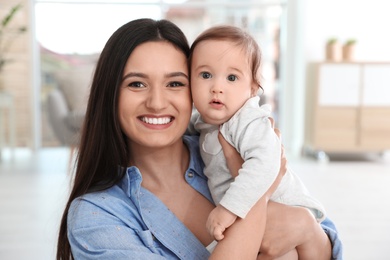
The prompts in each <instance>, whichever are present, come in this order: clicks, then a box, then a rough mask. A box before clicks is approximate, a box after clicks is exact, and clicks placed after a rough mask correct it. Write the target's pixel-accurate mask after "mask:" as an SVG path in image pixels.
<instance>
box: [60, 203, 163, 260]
mask: <svg viewBox="0 0 390 260" xmlns="http://www.w3.org/2000/svg"><path fill="white" fill-rule="evenodd" d="M67 222H68V239H69V243H70V246H71V250H72V254H73V257H74V259H165V257H163V256H161V255H160V254H158V253H157V251H156V249H155V248H156V247H155V246H154V243H156V242H155V241H154V238H153V235H152V234H151V232H150V231H149V230H139V229H135V228H132V227H131V226H129V225H128V224H125V223H124V222H123V221H121V220H120V219H118V218H117V217H115V216H114V215H112V214H110V213H109V212H108V211H105V210H103V209H102V208H99V207H98V206H96V205H94V204H93V203H91V202H89V201H86V200H82V199H79V200H76V201H75V202H73V203H72V206H71V208H70V210H69V213H68V221H67Z"/></svg>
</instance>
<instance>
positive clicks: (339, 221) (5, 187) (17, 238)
mask: <svg viewBox="0 0 390 260" xmlns="http://www.w3.org/2000/svg"><path fill="white" fill-rule="evenodd" d="M69 154H70V153H69V150H68V149H67V148H47V149H42V150H39V151H38V152H35V153H33V152H31V151H29V150H17V151H16V153H15V154H14V157H13V159H12V156H11V154H10V153H9V152H7V151H5V152H3V154H2V161H0V259H2V260H8V259H10V260H11V259H12V260H18V259H23V260H24V259H29V260H35V259H37V260H38V259H39V260H45V259H55V245H56V233H57V225H58V222H59V219H60V217H61V211H62V208H63V205H64V202H65V199H66V196H67V192H68V189H69V176H68V174H67V169H68V163H69ZM288 159H289V166H290V167H291V168H292V169H293V170H294V171H295V172H296V173H297V174H298V175H299V176H300V177H301V178H302V179H303V181H304V182H305V183H306V185H307V187H308V188H309V190H310V191H311V192H312V193H313V194H314V195H315V196H316V197H317V198H318V199H319V200H321V201H322V202H323V204H324V205H325V207H326V209H327V212H328V215H329V217H330V218H331V219H332V220H333V221H334V222H335V223H336V225H337V227H338V229H339V232H340V237H341V238H342V240H343V244H344V259H347V260H371V259H375V260H388V259H390V188H389V185H390V154H387V153H386V154H384V155H382V156H378V155H369V156H349V157H345V156H344V158H343V157H340V156H338V157H334V158H332V157H331V161H330V162H329V163H326V162H318V161H316V160H314V159H310V158H303V159H302V158H297V159H294V158H292V157H288Z"/></svg>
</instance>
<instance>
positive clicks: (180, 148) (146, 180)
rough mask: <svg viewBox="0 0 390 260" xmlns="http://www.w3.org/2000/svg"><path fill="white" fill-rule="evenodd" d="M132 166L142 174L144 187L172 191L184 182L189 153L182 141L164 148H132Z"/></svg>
mask: <svg viewBox="0 0 390 260" xmlns="http://www.w3.org/2000/svg"><path fill="white" fill-rule="evenodd" d="M131 154H132V159H131V165H134V166H136V167H137V168H138V169H139V170H140V172H141V174H142V179H143V182H142V186H144V187H146V188H149V189H154V188H157V187H158V188H159V189H164V188H167V189H171V188H172V186H173V185H177V184H178V182H180V181H182V180H184V172H185V171H186V170H187V168H188V165H189V151H188V148H187V146H186V145H185V144H184V143H183V141H182V140H180V141H178V142H176V143H174V144H172V145H170V146H166V147H163V148H148V147H139V146H137V147H135V146H133V147H132V152H131Z"/></svg>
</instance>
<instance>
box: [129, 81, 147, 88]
mask: <svg viewBox="0 0 390 260" xmlns="http://www.w3.org/2000/svg"><path fill="white" fill-rule="evenodd" d="M127 86H129V87H132V88H144V87H145V85H144V84H143V83H141V82H139V81H135V82H131V83H130V84H129V85H127Z"/></svg>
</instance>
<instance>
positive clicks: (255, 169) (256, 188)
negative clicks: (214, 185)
mask: <svg viewBox="0 0 390 260" xmlns="http://www.w3.org/2000/svg"><path fill="white" fill-rule="evenodd" d="M269 116H270V111H267V110H265V109H263V108H260V109H259V107H257V108H246V109H245V111H242V112H241V113H240V114H238V115H237V116H235V117H233V118H232V119H231V120H230V121H229V122H227V123H225V124H223V125H222V126H221V129H220V131H221V133H222V135H223V136H224V137H225V139H226V140H227V141H228V142H229V143H230V144H232V145H233V146H234V147H235V148H236V149H237V151H238V152H239V153H240V154H241V157H242V158H243V160H244V164H243V165H242V168H241V169H240V170H239V175H238V176H237V177H236V178H235V180H234V181H233V182H232V183H231V184H230V187H229V189H228V190H227V191H226V193H225V195H224V196H223V198H222V200H221V202H220V204H221V205H222V206H224V207H225V208H227V209H228V210H230V211H231V212H233V213H234V214H236V215H237V216H239V217H241V218H245V216H246V214H247V213H248V212H249V210H250V209H251V208H252V207H253V205H254V204H255V203H256V202H257V201H258V200H259V199H260V198H261V197H262V196H263V195H264V193H265V192H266V191H267V190H268V189H269V188H270V186H271V185H272V183H273V182H274V181H275V179H276V176H277V175H278V172H279V169H280V156H281V143H280V140H279V138H278V136H277V135H276V134H275V132H274V130H273V128H272V126H271V123H270V120H269V119H268V117H269Z"/></svg>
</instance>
